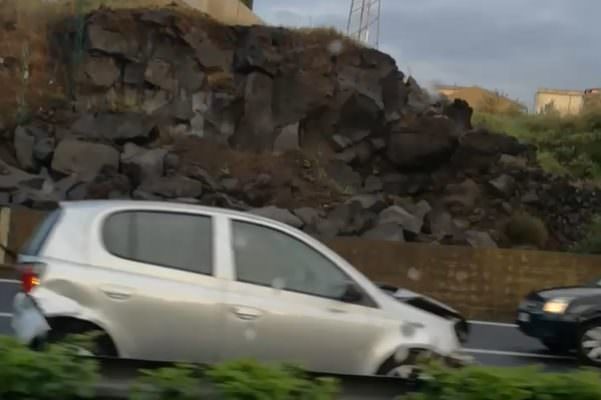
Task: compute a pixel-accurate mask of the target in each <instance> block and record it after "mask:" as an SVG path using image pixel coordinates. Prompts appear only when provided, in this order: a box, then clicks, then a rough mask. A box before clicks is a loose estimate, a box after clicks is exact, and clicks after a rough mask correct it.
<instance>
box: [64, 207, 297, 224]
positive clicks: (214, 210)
mask: <svg viewBox="0 0 601 400" xmlns="http://www.w3.org/2000/svg"><path fill="white" fill-rule="evenodd" d="M59 204H60V207H61V208H63V209H66V210H77V211H85V212H89V213H94V214H96V213H98V212H105V211H110V210H113V209H114V210H115V211H117V210H122V209H134V208H144V209H153V210H165V211H189V212H201V213H207V214H212V215H224V216H227V217H241V218H246V219H248V218H249V217H250V218H252V219H253V220H255V221H262V222H265V223H270V224H276V225H279V226H281V227H285V228H288V229H290V228H291V227H290V226H289V225H286V224H284V223H281V222H279V221H276V220H273V219H270V218H266V217H262V216H260V215H256V214H252V213H248V212H241V211H234V210H229V209H226V208H220V207H209V206H200V205H196V204H185V203H176V202H169V201H146V200H82V201H62V202H60V203H59Z"/></svg>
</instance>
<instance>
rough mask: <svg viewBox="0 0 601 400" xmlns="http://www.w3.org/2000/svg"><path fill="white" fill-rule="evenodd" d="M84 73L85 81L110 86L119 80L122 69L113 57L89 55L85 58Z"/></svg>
mask: <svg viewBox="0 0 601 400" xmlns="http://www.w3.org/2000/svg"><path fill="white" fill-rule="evenodd" d="M82 73H83V74H84V76H83V77H80V79H85V80H84V82H85V83H88V82H89V83H90V84H91V85H93V86H96V87H100V88H109V87H111V86H113V85H114V84H115V82H117V81H118V80H119V77H120V76H121V69H120V68H119V67H118V66H117V64H116V62H115V59H114V58H113V57H103V56H88V57H86V59H85V60H84V63H83V67H82Z"/></svg>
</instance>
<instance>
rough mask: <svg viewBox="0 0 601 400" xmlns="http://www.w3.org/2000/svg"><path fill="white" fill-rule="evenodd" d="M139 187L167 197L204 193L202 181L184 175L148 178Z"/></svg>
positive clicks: (141, 189)
mask: <svg viewBox="0 0 601 400" xmlns="http://www.w3.org/2000/svg"><path fill="white" fill-rule="evenodd" d="M138 189H139V190H140V191H142V192H146V193H149V194H152V195H156V196H161V197H163V198H166V199H176V198H198V197H200V196H201V195H202V193H203V190H202V189H203V188H202V183H201V182H199V181H197V180H194V179H190V178H187V177H183V176H169V177H161V178H158V179H152V180H148V181H145V182H143V183H142V185H140V187H139V188H138Z"/></svg>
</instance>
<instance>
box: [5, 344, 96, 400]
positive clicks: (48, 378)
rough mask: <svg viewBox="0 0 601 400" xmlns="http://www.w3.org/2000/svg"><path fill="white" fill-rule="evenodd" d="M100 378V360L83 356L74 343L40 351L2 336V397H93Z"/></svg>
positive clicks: (41, 399) (35, 399)
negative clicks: (78, 353) (87, 358)
mask: <svg viewBox="0 0 601 400" xmlns="http://www.w3.org/2000/svg"><path fill="white" fill-rule="evenodd" d="M97 379H98V373H97V364H96V363H95V362H94V361H93V360H82V359H79V358H78V357H77V352H76V349H75V348H74V347H72V346H58V345H51V346H49V347H48V349H47V350H46V351H43V352H36V351H33V350H30V349H29V348H27V347H25V346H23V345H21V344H20V343H18V342H17V341H15V340H14V339H12V338H7V337H0V399H3V400H7V399H31V400H46V399H48V400H57V399H61V400H68V399H82V398H91V397H93V396H94V384H95V383H96V381H97Z"/></svg>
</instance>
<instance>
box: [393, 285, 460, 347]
mask: <svg viewBox="0 0 601 400" xmlns="http://www.w3.org/2000/svg"><path fill="white" fill-rule="evenodd" d="M383 295H384V296H382V298H381V306H382V309H383V310H385V311H386V312H389V313H391V314H393V315H395V316H396V317H398V318H400V319H402V320H403V321H404V322H408V323H416V324H418V325H419V326H421V328H420V329H423V330H425V331H426V333H427V335H428V336H429V337H430V340H431V343H430V345H431V346H432V349H433V350H435V351H436V352H438V353H440V354H442V355H450V354H452V353H455V352H457V351H459V350H460V349H461V344H460V343H459V340H458V338H457V334H456V332H455V325H454V322H453V321H451V320H448V319H446V318H443V317H439V316H438V315H435V314H431V313H429V312H427V311H424V310H421V309H419V308H416V307H413V306H410V305H409V304H405V303H403V302H400V301H398V300H397V299H395V298H394V297H391V296H389V295H386V294H385V293H383Z"/></svg>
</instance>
